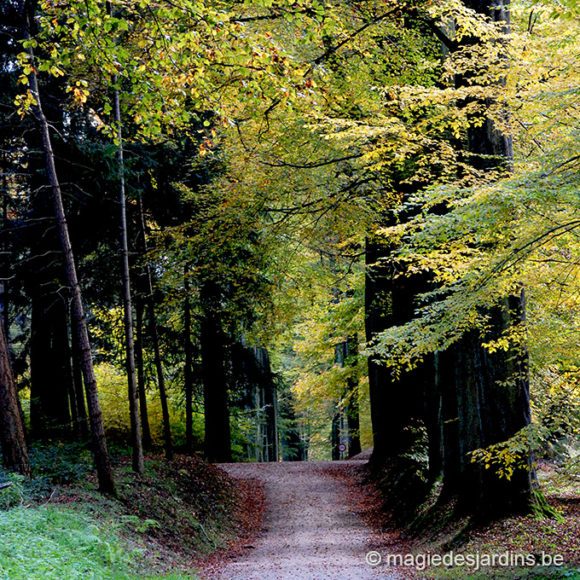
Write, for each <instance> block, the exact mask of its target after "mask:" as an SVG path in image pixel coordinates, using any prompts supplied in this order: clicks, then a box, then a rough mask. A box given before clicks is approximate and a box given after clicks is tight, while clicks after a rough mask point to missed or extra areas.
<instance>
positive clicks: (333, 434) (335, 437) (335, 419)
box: [330, 410, 341, 461]
mask: <svg viewBox="0 0 580 580" xmlns="http://www.w3.org/2000/svg"><path fill="white" fill-rule="evenodd" d="M340 414H341V413H340V410H337V411H336V413H334V415H333V416H332V423H331V426H330V446H331V450H332V451H331V457H332V461H338V460H339V459H340V419H341V416H340Z"/></svg>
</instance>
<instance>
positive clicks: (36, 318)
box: [30, 289, 73, 437]
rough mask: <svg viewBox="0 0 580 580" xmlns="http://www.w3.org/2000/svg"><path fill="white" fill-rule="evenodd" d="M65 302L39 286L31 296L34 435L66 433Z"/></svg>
mask: <svg viewBox="0 0 580 580" xmlns="http://www.w3.org/2000/svg"><path fill="white" fill-rule="evenodd" d="M67 310H68V305H67V304H66V301H65V299H64V297H62V296H59V295H58V294H55V293H52V292H51V293H47V292H46V291H43V290H42V289H39V292H38V293H37V294H35V295H33V297H32V321H31V334H30V361H31V364H30V379H31V381H30V383H31V388H30V425H31V432H32V435H33V436H34V437H44V436H47V437H55V436H56V437H62V436H65V435H67V434H69V433H70V424H71V415H70V408H69V397H70V390H71V388H73V385H72V370H71V368H70V365H71V359H70V356H69V345H68V341H69V335H68V324H67V318H68V312H67Z"/></svg>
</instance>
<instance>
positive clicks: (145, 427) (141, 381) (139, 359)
mask: <svg viewBox="0 0 580 580" xmlns="http://www.w3.org/2000/svg"><path fill="white" fill-rule="evenodd" d="M135 326H136V331H137V332H136V334H137V341H136V342H135V365H136V367H137V389H138V391H139V414H140V416H141V430H142V441H143V447H144V448H145V449H151V447H152V445H153V441H152V439H151V428H150V427H149V412H148V410H147V391H146V389H145V361H144V359H143V300H141V298H139V297H137V300H136V303H135Z"/></svg>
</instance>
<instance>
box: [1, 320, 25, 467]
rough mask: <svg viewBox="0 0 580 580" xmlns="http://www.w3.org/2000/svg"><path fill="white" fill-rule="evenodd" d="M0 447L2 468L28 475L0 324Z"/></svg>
mask: <svg viewBox="0 0 580 580" xmlns="http://www.w3.org/2000/svg"><path fill="white" fill-rule="evenodd" d="M0 446H1V447H2V458H3V462H4V467H6V468H7V469H10V470H13V471H17V472H19V473H21V474H22V475H26V476H29V475H30V464H29V462H28V450H27V448H26V441H25V438H24V427H23V425H22V418H21V416H20V411H19V408H18V394H17V392H16V385H15V383H14V377H13V375H12V367H11V365H10V354H9V352H8V343H7V342H6V336H5V334H4V327H3V325H1V324H0Z"/></svg>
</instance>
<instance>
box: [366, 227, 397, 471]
mask: <svg viewBox="0 0 580 580" xmlns="http://www.w3.org/2000/svg"><path fill="white" fill-rule="evenodd" d="M382 254H383V251H382V249H381V246H380V245H379V243H378V242H377V241H376V240H374V239H372V238H371V237H368V238H367V240H366V246H365V266H366V275H365V331H366V339H367V342H370V341H372V340H373V338H374V337H375V336H376V335H377V334H379V333H380V332H382V331H383V330H385V329H386V328H387V327H388V319H387V314H388V309H389V308H390V307H391V306H390V304H389V300H388V298H389V296H388V293H387V278H386V275H385V273H384V272H383V271H382V270H381V269H380V268H379V267H377V263H378V261H379V258H380V257H381V256H382ZM368 371H369V396H370V406H371V424H372V430H373V453H372V456H371V464H373V465H375V466H380V465H383V464H384V463H385V462H386V461H387V458H388V456H389V451H388V450H389V428H388V425H387V421H386V420H385V416H384V413H385V410H386V409H388V407H389V405H390V404H391V401H390V400H389V392H388V384H389V371H388V369H387V367H386V366H385V365H384V364H383V363H381V362H380V361H379V360H378V358H377V357H376V356H370V357H369V359H368Z"/></svg>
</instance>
